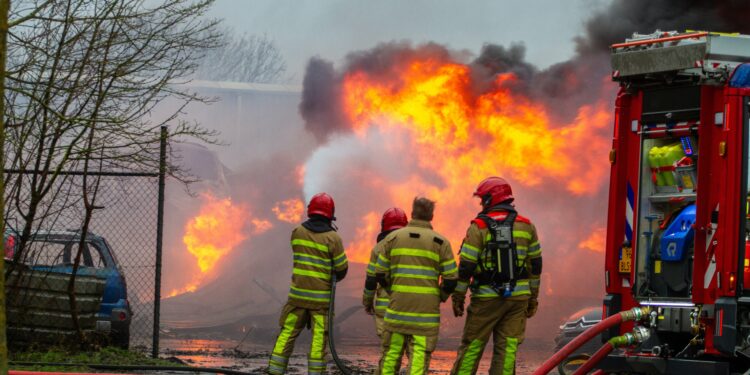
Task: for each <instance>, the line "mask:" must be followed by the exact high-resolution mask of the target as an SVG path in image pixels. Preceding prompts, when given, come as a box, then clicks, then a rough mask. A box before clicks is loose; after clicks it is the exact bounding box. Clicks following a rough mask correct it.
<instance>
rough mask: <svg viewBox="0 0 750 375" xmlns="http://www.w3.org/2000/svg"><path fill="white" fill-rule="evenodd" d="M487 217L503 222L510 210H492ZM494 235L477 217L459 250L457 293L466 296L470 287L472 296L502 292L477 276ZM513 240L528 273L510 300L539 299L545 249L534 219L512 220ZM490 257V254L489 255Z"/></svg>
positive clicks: (517, 285) (485, 296) (519, 218)
mask: <svg viewBox="0 0 750 375" xmlns="http://www.w3.org/2000/svg"><path fill="white" fill-rule="evenodd" d="M487 215H488V216H490V217H491V218H493V219H494V220H498V221H502V220H504V219H505V218H506V217H507V216H508V212H507V211H505V210H502V209H494V210H493V209H491V210H490V211H489V212H488V213H487ZM490 239H491V235H490V231H489V229H487V225H486V224H485V222H484V221H482V220H481V219H478V218H477V219H474V220H472V222H471V225H470V226H469V229H468V230H467V231H466V237H465V238H464V241H463V243H462V244H461V249H460V251H459V257H460V265H459V281H458V287H456V291H455V294H456V295H457V296H459V297H461V296H465V295H466V291H467V289H469V288H471V291H472V294H471V295H472V298H499V297H501V296H502V294H500V293H498V292H497V291H495V290H494V289H493V288H492V287H490V286H489V285H481V284H480V283H479V282H478V280H477V278H475V276H478V275H479V274H480V272H481V267H479V266H478V262H479V261H480V259H482V258H483V257H482V255H483V254H484V251H485V250H486V249H485V248H486V245H487V243H488V242H489V241H490ZM513 242H515V244H516V250H517V251H518V262H519V266H520V265H522V266H523V267H524V269H525V270H526V272H525V274H524V275H522V276H521V278H520V279H519V280H518V281H517V282H516V287H515V289H514V290H513V292H512V294H511V296H510V297H507V299H513V300H525V299H529V298H532V299H536V298H537V297H538V296H539V286H540V276H541V274H542V248H541V246H540V245H539V238H538V237H537V233H536V227H535V226H534V224H532V223H531V221H530V220H529V219H527V218H525V217H523V216H521V215H518V216H517V217H516V220H515V221H514V222H513ZM486 258H489V257H486Z"/></svg>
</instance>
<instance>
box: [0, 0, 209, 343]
mask: <svg viewBox="0 0 750 375" xmlns="http://www.w3.org/2000/svg"><path fill="white" fill-rule="evenodd" d="M213 1H214V0H159V1H153V0H19V1H17V2H14V3H13V6H12V8H11V11H10V24H9V25H10V27H9V35H8V64H7V69H6V72H5V77H6V84H5V90H6V94H5V98H6V100H7V106H6V107H5V118H6V119H7V124H6V125H7V126H6V131H5V135H6V139H5V144H4V145H5V153H4V156H5V160H4V163H3V166H4V167H5V168H6V169H13V170H19V171H24V172H26V173H16V174H12V175H11V176H12V178H11V179H9V180H8V181H7V185H6V186H5V187H4V190H3V197H4V198H5V200H6V202H7V206H6V207H4V212H5V214H6V220H7V218H8V217H9V216H10V217H12V218H13V219H15V220H16V221H15V222H7V223H9V224H11V225H12V226H16V227H17V228H15V229H16V230H17V231H18V232H19V236H18V249H20V250H19V251H17V252H16V253H15V254H14V259H13V264H18V263H21V262H23V261H24V260H25V259H24V256H25V254H26V252H25V251H24V249H25V248H26V244H27V242H28V241H29V240H30V238H31V236H32V235H33V233H34V231H35V230H38V229H39V228H42V227H55V222H56V221H57V220H58V219H59V218H60V215H63V214H64V213H65V212H66V211H68V210H70V209H71V208H73V207H80V206H83V213H84V215H83V219H82V221H81V222H80V226H79V228H80V229H81V244H80V246H79V249H78V254H77V255H76V260H75V264H74V272H73V275H72V277H71V281H70V284H69V292H70V294H71V301H72V306H73V308H72V310H73V311H72V317H73V321H74V324H76V325H77V318H76V315H75V314H76V311H75V310H76V309H75V296H74V295H73V293H72V290H73V289H72V287H73V283H74V281H75V274H76V272H75V270H76V269H77V267H78V263H79V262H80V256H81V248H82V247H83V242H84V240H85V237H86V233H87V230H88V226H89V223H90V221H91V218H92V215H93V210H94V208H95V207H96V196H97V194H96V192H97V189H98V187H99V179H98V178H93V181H91V180H89V179H88V176H87V174H88V173H89V172H92V171H97V170H118V171H141V172H142V171H148V172H153V171H156V170H158V165H159V140H160V137H161V134H160V128H161V126H162V125H164V124H167V125H169V128H170V131H169V134H170V138H171V139H174V140H178V141H179V140H184V139H188V138H192V139H196V138H197V139H200V140H203V141H205V142H213V141H214V140H215V134H214V133H213V132H210V131H207V130H205V129H204V128H202V127H200V126H199V125H198V124H194V123H189V122H185V121H182V120H180V118H179V115H180V113H181V111H182V109H183V108H184V107H185V106H186V105H188V104H189V103H192V102H207V101H209V99H208V98H204V97H200V96H198V95H197V94H195V93H193V92H189V91H186V89H184V88H183V87H182V86H180V85H179V84H180V83H181V82H185V81H186V80H188V79H190V77H192V76H193V74H194V71H195V69H196V68H197V67H198V66H197V62H198V61H201V60H202V59H203V58H204V56H205V54H206V51H207V50H208V49H210V48H212V47H215V46H217V45H219V44H220V41H221V40H220V34H219V33H218V32H217V30H216V27H217V24H218V22H217V21H216V20H212V19H208V18H207V17H206V12H207V11H208V9H209V8H210V6H211V4H212V3H213ZM165 100H169V101H170V102H172V103H174V102H176V103H178V106H177V107H178V109H177V110H175V111H174V112H172V113H171V114H170V115H168V116H166V117H164V118H155V117H153V116H152V113H153V112H152V110H153V109H154V108H155V107H156V106H157V105H159V104H160V103H162V102H164V101H165ZM65 171H79V172H83V173H84V179H83V186H77V187H76V186H75V185H74V184H69V183H66V181H65V179H66V178H68V177H66V175H65V174H64V173H62V172H65ZM168 172H169V173H170V174H172V175H175V176H177V177H184V176H185V175H184V174H182V173H181V172H180V171H179V170H178V169H177V168H176V167H173V166H168ZM61 186H67V187H68V188H66V189H61V188H60V187H61ZM9 268H11V269H9V270H6V272H5V276H6V278H7V277H8V275H9V274H10V271H11V270H12V268H13V267H12V266H11V267H9ZM79 332H80V330H79Z"/></svg>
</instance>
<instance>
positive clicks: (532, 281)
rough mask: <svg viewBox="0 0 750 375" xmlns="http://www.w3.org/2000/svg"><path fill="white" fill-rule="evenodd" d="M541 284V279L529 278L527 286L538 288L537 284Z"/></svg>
mask: <svg viewBox="0 0 750 375" xmlns="http://www.w3.org/2000/svg"><path fill="white" fill-rule="evenodd" d="M540 284H541V280H539V279H531V280H529V286H530V287H532V288H539V285H540Z"/></svg>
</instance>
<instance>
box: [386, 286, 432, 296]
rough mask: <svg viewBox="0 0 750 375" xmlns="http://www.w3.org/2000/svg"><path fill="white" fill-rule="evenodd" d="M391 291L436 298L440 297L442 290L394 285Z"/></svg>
mask: <svg viewBox="0 0 750 375" xmlns="http://www.w3.org/2000/svg"><path fill="white" fill-rule="evenodd" d="M391 291H393V292H401V293H414V294H433V295H436V296H439V295H440V290H439V289H438V288H435V287H431V286H410V285H393V286H391Z"/></svg>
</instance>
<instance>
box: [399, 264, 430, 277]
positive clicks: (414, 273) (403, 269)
mask: <svg viewBox="0 0 750 375" xmlns="http://www.w3.org/2000/svg"><path fill="white" fill-rule="evenodd" d="M391 274H392V275H393V277H397V276H400V277H409V278H412V279H425V280H437V279H438V271H437V270H436V269H435V268H434V267H407V266H405V265H401V264H399V265H397V266H395V267H392V268H391Z"/></svg>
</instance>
